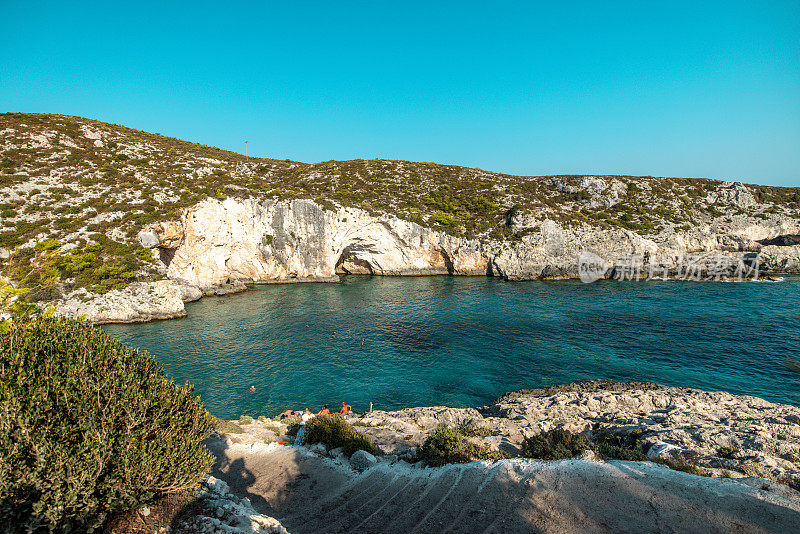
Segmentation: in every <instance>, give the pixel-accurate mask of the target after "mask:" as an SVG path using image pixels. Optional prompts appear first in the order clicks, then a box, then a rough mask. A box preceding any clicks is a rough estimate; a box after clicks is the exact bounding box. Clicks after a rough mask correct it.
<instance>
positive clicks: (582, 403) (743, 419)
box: [226, 380, 800, 498]
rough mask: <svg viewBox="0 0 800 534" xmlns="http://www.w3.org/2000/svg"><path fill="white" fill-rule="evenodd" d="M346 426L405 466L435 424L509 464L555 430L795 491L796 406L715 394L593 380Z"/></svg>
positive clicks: (259, 436)
mask: <svg viewBox="0 0 800 534" xmlns="http://www.w3.org/2000/svg"><path fill="white" fill-rule="evenodd" d="M346 418H347V420H348V421H349V422H350V423H351V424H352V425H354V427H355V428H357V429H358V431H359V432H362V433H364V434H366V435H368V436H370V437H371V438H372V439H373V440H374V442H375V443H376V445H378V447H379V448H380V449H381V450H382V451H383V453H385V456H386V457H387V458H392V459H394V460H395V461H396V460H398V459H413V458H414V453H415V451H416V449H417V447H419V446H420V445H421V444H422V443H423V442H424V441H425V438H427V437H428V436H429V435H430V434H431V433H432V432H433V431H434V430H436V429H437V428H438V427H440V426H442V425H445V426H450V427H453V428H459V427H466V428H470V429H473V430H474V432H472V433H473V434H474V435H473V436H469V437H468V439H469V440H470V441H473V442H475V443H476V444H479V445H482V446H484V447H487V448H488V449H490V450H500V451H504V452H505V453H507V454H508V455H509V456H511V457H518V456H522V451H521V445H522V442H523V440H524V439H525V438H527V437H531V436H533V435H536V434H539V433H542V432H546V431H548V430H552V429H555V428H563V429H565V430H569V431H571V432H573V433H578V434H585V435H593V434H595V435H596V434H599V433H612V434H616V435H620V436H626V435H629V434H631V433H633V434H634V435H635V436H636V438H637V440H641V443H642V444H643V445H644V446H645V448H646V449H647V448H649V447H650V445H653V444H655V443H657V442H663V443H667V444H670V445H674V446H675V447H676V449H672V452H671V453H670V455H671V456H670V455H667V456H664V457H663V458H659V459H660V460H670V459H672V460H675V461H680V462H688V463H690V464H691V465H692V466H694V467H696V468H697V472H699V473H703V474H705V475H707V476H713V477H724V478H751V477H759V478H763V479H766V480H772V481H781V482H782V483H784V484H791V485H793V486H794V487H796V488H800V407H797V406H791V405H787V404H777V403H771V402H768V401H766V400H763V399H760V398H758V397H752V396H746V395H732V394H730V393H726V392H722V391H714V392H708V391H702V390H698V389H691V388H680V387H671V386H662V385H659V384H653V383H642V382H630V383H623V382H615V381H610V380H592V381H581V382H575V383H571V384H566V385H558V386H551V387H549V388H543V389H536V390H523V391H519V392H515V393H510V394H507V395H504V396H503V397H501V398H499V399H497V401H495V402H494V403H492V404H491V405H488V406H483V407H479V408H450V407H445V406H433V407H417V408H406V409H402V410H394V411H382V410H373V411H371V412H367V413H363V414H350V415H348V416H346ZM233 423H234V424H236V425H238V427H239V428H240V429H241V431H242V433H238V434H237V433H229V434H226V439H227V440H230V442H231V443H265V442H268V443H271V442H278V441H279V442H283V443H291V442H292V441H293V438H292V437H291V436H288V435H287V434H286V433H287V429H288V425H287V424H286V423H284V422H281V421H280V420H279V419H271V418H269V417H264V416H262V417H258V418H255V419H253V418H250V417H244V418H242V419H239V420H237V421H233ZM328 452H330V451H328ZM333 454H334V456H337V457H338V456H341V452H340V451H333ZM587 457H590V458H591V457H593V455H592V454H587ZM798 498H800V493H798Z"/></svg>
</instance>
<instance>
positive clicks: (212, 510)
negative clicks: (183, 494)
mask: <svg viewBox="0 0 800 534" xmlns="http://www.w3.org/2000/svg"><path fill="white" fill-rule="evenodd" d="M192 508H193V509H194V510H193V512H192V513H190V514H187V515H188V516H189V517H188V518H184V519H179V520H178V521H177V524H176V525H174V528H171V529H170V530H167V529H164V531H165V532H177V533H181V532H185V533H187V534H188V533H192V534H203V533H208V534H218V533H225V534H288V531H287V530H286V529H285V528H284V527H283V525H281V523H280V521H278V520H277V519H275V518H273V517H270V516H267V515H264V514H261V513H259V512H257V511H256V510H255V508H253V503H251V502H250V499H248V498H247V497H244V498H239V497H237V496H236V495H234V494H233V493H231V490H230V487H229V486H228V484H226V483H225V482H224V481H222V480H219V479H218V478H216V477H213V476H208V477H206V479H205V480H203V483H202V485H201V488H200V491H199V494H198V496H197V500H195V501H194V502H193V503H192Z"/></svg>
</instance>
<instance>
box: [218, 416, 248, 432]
mask: <svg viewBox="0 0 800 534" xmlns="http://www.w3.org/2000/svg"><path fill="white" fill-rule="evenodd" d="M214 430H215V431H216V432H217V434H244V430H242V427H240V426H239V425H237V424H236V423H234V422H233V421H226V420H224V419H216V420H215V421H214Z"/></svg>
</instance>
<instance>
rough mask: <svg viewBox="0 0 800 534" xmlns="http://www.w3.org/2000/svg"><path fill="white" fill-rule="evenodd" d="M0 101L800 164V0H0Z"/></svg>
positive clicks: (638, 166)
mask: <svg viewBox="0 0 800 534" xmlns="http://www.w3.org/2000/svg"><path fill="white" fill-rule="evenodd" d="M699 4H702V6H700V5H699ZM0 110H1V111H26V112H48V113H64V114H70V115H81V116H85V117H90V118H94V119H99V120H103V121H108V122H116V123H120V124H124V125H127V126H132V127H134V128H138V129H142V130H148V131H152V132H160V133H163V134H165V135H171V136H175V137H180V138H183V139H188V140H192V141H197V142H202V143H205V144H209V145H215V146H220V147H223V148H227V149H231V150H235V151H237V152H244V143H243V141H244V140H245V139H247V140H248V141H249V145H248V146H249V151H250V154H251V155H258V156H266V157H276V158H292V159H295V160H300V161H307V162H314V161H321V160H328V159H351V158H358V157H362V158H374V157H381V158H394V159H409V160H418V161H436V162H440V163H454V164H460V165H467V166H471V167H481V168H483V169H488V170H495V171H502V172H508V173H513V174H525V175H539V174H554V173H575V174H580V173H608V174H637V175H638V174H642V175H656V176H688V177H710V178H719V179H732V180H741V181H745V182H751V183H763V184H775V185H794V186H800V1H797V0H795V1H791V2H785V1H777V0H770V1H766V2H738V1H725V2H712V1H709V2H674V1H673V2H650V1H642V0H639V1H635V2H612V1H607V2H597V1H590V2H568V3H564V2H542V3H537V2H518V3H502V2H497V1H495V2H470V1H466V0H464V1H460V2H436V1H431V0H428V1H426V2H411V1H404V2H375V1H372V2H363V3H357V2H347V1H342V2H331V1H327V2H319V3H316V2H303V1H282V2H271V1H261V2H213V3H206V2H201V1H194V2H188V1H186V2H167V1H164V0H162V1H158V2H149V1H146V0H140V1H136V2H127V1H108V0H106V1H103V2H80V1H70V2H66V1H64V2H47V1H45V2H33V1H30V0H25V1H15V0H0Z"/></svg>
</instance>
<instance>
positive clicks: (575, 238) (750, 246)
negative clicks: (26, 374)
mask: <svg viewBox="0 0 800 534" xmlns="http://www.w3.org/2000/svg"><path fill="white" fill-rule="evenodd" d="M745 200H746V199H745ZM512 226H513V229H514V231H515V232H516V231H519V230H520V229H522V230H527V232H523V234H524V235H523V236H522V237H520V238H517V239H515V240H506V241H496V240H492V241H489V242H483V243H482V242H480V241H478V240H469V239H465V238H458V237H454V236H451V235H448V234H446V233H444V232H441V231H437V230H432V229H429V228H425V227H422V226H420V225H418V224H416V223H413V222H408V221H405V220H401V219H399V218H397V217H394V216H391V215H386V214H381V215H373V214H370V213H369V212H367V211H365V210H362V209H357V208H345V207H337V208H333V209H329V208H324V207H322V206H320V205H318V204H316V203H314V202H313V201H310V200H287V201H276V200H260V199H255V198H247V199H237V198H227V199H225V200H216V199H207V200H205V201H202V202H200V203H199V204H197V205H195V206H193V207H191V208H189V209H188V210H186V211H185V212H184V214H183V216H182V217H181V219H180V220H179V221H166V222H161V223H157V224H154V225H151V226H149V227H147V228H145V229H143V230H142V231H141V232H140V233H139V241H140V243H141V244H142V245H143V246H145V247H148V248H152V249H154V251H155V253H154V257H155V256H157V257H158V259H157V260H156V262H157V263H158V264H159V266H160V268H161V270H162V272H163V273H164V275H165V277H166V278H167V280H162V281H158V282H154V283H139V284H133V285H132V286H131V287H130V288H128V289H125V290H122V291H112V292H110V293H108V294H106V295H102V296H100V295H92V294H89V293H88V292H85V290H83V291H82V292H81V294H80V295H78V294H77V292H76V293H74V294H72V295H69V296H67V297H66V298H65V299H62V300H61V301H58V302H57V303H56V307H57V311H58V312H59V313H63V314H67V315H73V316H75V315H84V316H86V317H87V318H88V319H89V320H90V321H92V322H95V323H102V322H137V321H146V320H151V319H161V318H170V317H179V316H182V315H184V314H185V313H186V312H185V309H184V307H183V302H184V301H189V300H195V299H196V298H199V297H200V295H201V294H224V293H228V292H232V291H238V290H242V289H244V288H245V285H244V284H246V283H259V282H276V281H278V282H292V281H336V280H338V278H337V274H350V273H352V274H374V275H427V274H449V275H483V276H486V275H489V276H500V277H503V278H506V279H513V280H531V279H539V278H576V277H577V276H578V258H579V255H580V254H581V253H586V252H590V253H592V254H595V255H596V256H597V257H599V258H602V259H603V260H604V261H605V262H606V263H607V265H608V269H607V271H606V272H604V273H603V274H604V275H605V276H608V275H610V274H613V272H614V266H615V265H616V262H617V261H618V259H619V258H620V257H624V256H627V255H640V256H641V257H642V258H643V259H644V261H645V263H646V264H647V263H648V262H649V265H652V266H653V267H655V268H657V271H658V272H664V273H673V274H674V273H675V271H676V269H678V268H679V267H680V264H681V261H683V258H684V256H686V255H688V254H698V253H704V254H713V255H714V257H715V258H716V257H719V256H720V255H722V256H724V257H728V258H730V259H732V260H736V259H739V258H741V257H742V256H743V255H745V254H747V255H750V256H751V257H754V256H755V255H756V254H760V263H761V264H762V266H764V267H768V268H772V269H775V270H781V271H797V270H800V246H776V245H762V244H760V243H759V242H758V240H764V239H770V238H774V237H776V236H780V235H792V234H798V233H800V225H798V222H797V220H796V219H790V218H787V217H779V216H774V217H772V218H771V219H769V220H763V221H758V224H755V223H754V222H753V219H752V218H748V217H743V216H734V217H729V218H727V220H726V222H725V223H724V224H721V223H720V224H711V225H705V226H702V227H694V228H692V229H691V230H688V231H678V230H675V229H670V230H667V231H662V232H661V233H660V234H658V235H656V236H652V237H643V236H641V235H639V234H637V233H635V232H633V231H630V230H626V229H622V228H599V227H597V226H592V225H590V224H588V223H586V224H582V225H581V224H577V225H576V224H571V225H565V224H561V223H558V222H556V221H553V220H549V219H544V220H539V219H538V218H537V217H536V214H526V215H524V216H517V217H515V218H514V220H513V221H512ZM708 261H709V262H712V261H715V260H714V259H713V258H712V259H709V260H708ZM647 267H648V265H645V271H646V269H647ZM710 267H711V265H710V264H709V268H710ZM643 274H644V273H643Z"/></svg>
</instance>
